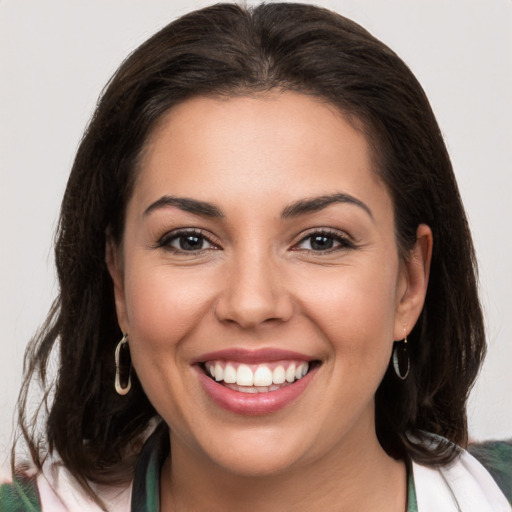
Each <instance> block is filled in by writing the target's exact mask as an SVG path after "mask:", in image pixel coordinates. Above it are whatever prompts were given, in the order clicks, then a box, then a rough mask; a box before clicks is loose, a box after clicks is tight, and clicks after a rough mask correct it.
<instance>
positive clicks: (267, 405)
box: [196, 367, 317, 416]
mask: <svg viewBox="0 0 512 512" xmlns="http://www.w3.org/2000/svg"><path fill="white" fill-rule="evenodd" d="M196 368H197V371H198V374H199V380H200V382H201V384H202V386H203V388H204V390H205V391H206V394H207V395H208V396H209V397H210V398H211V399H212V400H213V401H214V402H215V403H216V404H217V405H219V406H220V407H222V408H223V409H226V410H228V411H231V412H234V413H236V414H243V415H246V416H257V415H262V414H270V413H273V412H276V411H279V410H280V409H283V408H284V407H286V406H287V405H288V404H290V403H291V402H293V401H294V400H295V399H296V398H298V397H299V396H300V395H301V394H302V393H303V392H304V390H305V389H306V388H307V386H308V385H309V383H310V382H311V380H312V379H313V376H314V374H315V373H316V371H317V368H313V369H312V370H310V371H309V373H307V375H305V376H304V377H302V379H299V380H297V381H295V382H294V383H293V384H289V385H288V386H284V387H283V388H281V389H277V390H276V391H268V392H267V393H243V392H241V391H234V390H233V389H229V388H227V387H225V386H223V385H222V384H219V383H218V382H216V381H214V380H213V379H211V378H210V377H208V376H207V375H206V374H205V373H204V372H203V371H202V369H201V368H200V367H196Z"/></svg>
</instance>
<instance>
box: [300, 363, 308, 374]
mask: <svg viewBox="0 0 512 512" xmlns="http://www.w3.org/2000/svg"><path fill="white" fill-rule="evenodd" d="M308 370H309V363H304V364H303V365H302V376H303V377H304V376H305V375H306V373H308Z"/></svg>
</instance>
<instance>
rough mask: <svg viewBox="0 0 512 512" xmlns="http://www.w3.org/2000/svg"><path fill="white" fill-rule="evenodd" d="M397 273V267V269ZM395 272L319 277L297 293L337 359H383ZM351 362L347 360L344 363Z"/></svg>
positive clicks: (338, 272) (348, 271)
mask: <svg viewBox="0 0 512 512" xmlns="http://www.w3.org/2000/svg"><path fill="white" fill-rule="evenodd" d="M396 268H398V264H397V266H396ZM396 283H397V272H396V271H394V270H393V269H391V270H389V265H388V266H385V265H382V266H381V265H372V266H366V267H361V268H360V269H359V270H356V269H355V268H354V267H352V268H351V267H340V268H336V269H332V271H331V272H323V273H319V275H317V276H316V277H315V279H314V286H311V281H310V283H309V286H304V287H303V289H302V290H301V292H300V296H301V297H302V298H303V299H302V305H303V308H304V311H306V312H307V315H308V316H309V317H310V318H311V319H312V320H313V323H314V324H315V325H316V326H317V327H318V328H319V329H320V330H321V331H322V332H323V335H324V338H325V339H326V340H328V342H329V343H330V344H331V345H332V346H331V348H333V349H334V350H335V351H336V352H337V354H341V355H343V356H348V355H352V356H354V359H353V361H354V363H356V359H357V357H364V358H371V359H373V358H378V359H379V361H381V360H382V359H384V360H385V361H386V363H387V358H388V353H389V350H390V347H391V344H392V341H393V332H394V325H395V324H394V321H395V309H396ZM349 361H352V359H351V358H347V363H348V362H349Z"/></svg>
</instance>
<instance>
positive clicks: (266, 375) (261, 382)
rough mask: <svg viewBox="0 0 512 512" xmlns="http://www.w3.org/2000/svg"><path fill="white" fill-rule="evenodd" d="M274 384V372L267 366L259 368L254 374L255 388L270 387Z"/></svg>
mask: <svg viewBox="0 0 512 512" xmlns="http://www.w3.org/2000/svg"><path fill="white" fill-rule="evenodd" d="M271 384H272V371H271V370H270V368H268V367H267V366H258V368H257V369H256V371H255V372H254V385H255V386H270V385H271Z"/></svg>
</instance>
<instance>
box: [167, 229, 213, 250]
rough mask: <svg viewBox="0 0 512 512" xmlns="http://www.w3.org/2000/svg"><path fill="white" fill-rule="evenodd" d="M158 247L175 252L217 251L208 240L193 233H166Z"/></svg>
mask: <svg viewBox="0 0 512 512" xmlns="http://www.w3.org/2000/svg"><path fill="white" fill-rule="evenodd" d="M158 246H159V247H164V248H165V249H169V250H172V251H176V252H198V251H204V250H208V249H217V246H215V245H214V244H213V243H212V242H210V241H209V240H208V238H206V237H205V236H204V235H202V234H201V233H197V232H195V231H181V232H178V233H176V232H175V233H168V234H166V235H164V236H163V237H162V239H161V240H160V242H159V243H158Z"/></svg>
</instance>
